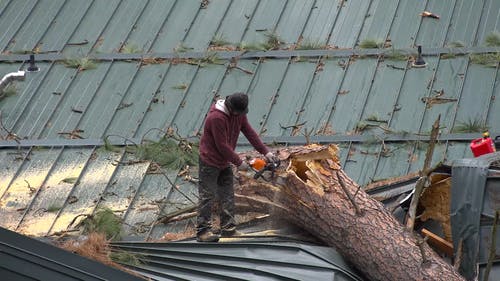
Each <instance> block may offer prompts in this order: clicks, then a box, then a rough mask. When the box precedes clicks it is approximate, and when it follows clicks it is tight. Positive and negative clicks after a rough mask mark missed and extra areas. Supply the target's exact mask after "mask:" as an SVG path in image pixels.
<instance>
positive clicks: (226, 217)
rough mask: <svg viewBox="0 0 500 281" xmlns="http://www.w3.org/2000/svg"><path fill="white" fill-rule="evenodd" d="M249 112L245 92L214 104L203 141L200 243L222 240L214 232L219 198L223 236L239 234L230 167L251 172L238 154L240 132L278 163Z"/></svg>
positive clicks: (206, 121) (201, 152) (200, 169)
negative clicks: (236, 149) (256, 130)
mask: <svg viewBox="0 0 500 281" xmlns="http://www.w3.org/2000/svg"><path fill="white" fill-rule="evenodd" d="M247 113H248V96H247V95H246V94H244V93H234V94H232V95H229V96H227V97H226V99H225V100H218V101H217V102H216V103H215V104H213V105H212V106H211V107H210V110H209V112H208V115H207V117H206V119H205V126H204V129H203V135H202V136H201V140H200V165H199V186H198V193H199V204H198V220H197V224H198V226H197V234H196V236H197V240H198V241H199V242H217V241H219V235H217V234H214V233H213V232H212V229H211V218H212V206H213V204H214V201H215V200H216V199H218V200H219V201H220V205H221V213H220V228H221V236H222V237H230V236H233V235H235V234H237V231H236V224H235V220H234V188H233V172H232V168H231V166H230V164H233V165H235V166H236V167H238V170H240V171H242V170H247V169H248V164H247V163H246V162H245V161H243V160H242V159H240V157H239V156H238V154H236V152H235V151H234V150H235V148H236V142H237V141H238V136H239V134H240V132H242V133H243V135H244V136H245V137H246V138H247V139H248V141H249V142H250V144H252V146H253V147H254V148H255V149H256V150H257V151H258V152H260V153H262V154H263V155H265V156H266V158H268V160H269V161H275V160H276V157H275V156H274V155H273V153H271V152H269V148H268V147H267V146H265V145H264V144H263V143H262V141H261V139H260V138H259V136H258V135H257V133H256V132H255V130H254V129H253V128H252V126H251V125H250V123H249V122H248V119H247V116H246V114H247Z"/></svg>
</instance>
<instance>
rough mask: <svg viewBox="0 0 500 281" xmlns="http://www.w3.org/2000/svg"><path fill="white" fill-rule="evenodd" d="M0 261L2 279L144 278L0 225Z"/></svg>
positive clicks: (134, 280)
mask: <svg viewBox="0 0 500 281" xmlns="http://www.w3.org/2000/svg"><path fill="white" fill-rule="evenodd" d="M0 261H1V262H0V276H1V279H2V280H15V281H21V280H22V281H25V280H26V281H28V280H88V281H94V280H95V281H98V280H123V281H127V280H129V281H139V280H144V279H142V278H139V277H136V276H133V275H130V274H128V273H125V272H124V271H120V270H117V269H115V268H111V267H109V266H106V265H104V264H102V263H99V262H96V261H93V260H89V259H87V258H84V257H81V256H79V255H76V254H73V253H70V252H68V251H65V250H62V249H59V248H57V247H55V246H52V245H49V244H47V243H44V242H40V241H37V240H35V239H32V238H28V237H26V236H23V235H20V234H17V233H15V232H12V231H10V230H7V229H4V228H1V227H0Z"/></svg>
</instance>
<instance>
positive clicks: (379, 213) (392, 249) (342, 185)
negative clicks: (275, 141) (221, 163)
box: [235, 145, 464, 281]
mask: <svg viewBox="0 0 500 281" xmlns="http://www.w3.org/2000/svg"><path fill="white" fill-rule="evenodd" d="M337 150H338V148H337V146H335V145H329V146H320V145H309V146H304V147H294V148H286V149H283V150H281V151H280V152H279V157H280V159H281V160H282V166H281V168H280V170H279V171H277V173H276V175H275V176H274V178H273V179H271V180H270V181H265V180H263V179H258V180H255V179H254V178H253V173H251V172H249V173H239V177H238V182H239V184H236V185H235V188H236V194H237V197H236V200H237V202H239V203H242V202H243V203H244V204H248V205H250V206H251V205H253V204H254V203H255V209H256V210H262V209H263V208H265V206H267V208H270V209H272V210H273V211H274V213H275V214H277V215H279V216H280V217H284V218H286V219H287V220H289V221H291V222H293V223H294V224H296V225H298V226H300V227H302V228H303V229H305V230H307V231H308V232H310V233H311V234H312V235H314V236H315V237H316V238H318V239H320V240H322V241H323V242H324V243H325V244H327V245H329V246H332V247H335V248H336V249H337V250H338V251H339V252H340V253H341V254H342V255H343V256H344V257H345V258H346V259H347V260H349V261H350V262H351V263H352V264H353V265H354V266H355V267H356V268H357V269H358V270H360V271H361V272H363V273H364V274H365V275H366V277H368V278H369V279H370V280H388V281H394V280H405V281H406V280H447V281H450V280H464V279H463V277H462V276H460V275H459V274H458V273H457V272H456V271H455V270H454V269H453V267H452V266H451V265H449V264H448V263H446V262H445V261H444V260H443V259H441V258H440V257H439V256H438V255H437V254H436V253H435V252H434V251H433V250H432V249H431V248H430V247H429V246H428V245H427V243H426V242H425V240H424V239H422V238H420V236H419V235H417V234H416V233H414V232H411V231H409V230H407V229H406V228H405V227H404V226H402V225H401V224H400V223H399V222H398V221H397V220H396V219H395V218H394V217H393V216H392V215H391V214H390V212H389V211H388V210H387V209H386V208H385V207H384V206H383V205H382V204H381V203H380V202H379V201H377V200H375V199H373V198H371V197H370V196H369V195H368V194H366V193H365V192H364V191H363V190H360V188H359V186H358V185H357V184H356V183H355V182H354V181H353V180H351V179H350V178H349V177H348V176H347V175H346V173H345V172H344V171H343V170H342V169H341V167H340V165H339V161H338V158H337ZM249 156H251V155H249ZM268 176H269V175H268Z"/></svg>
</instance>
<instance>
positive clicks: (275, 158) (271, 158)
mask: <svg viewBox="0 0 500 281" xmlns="http://www.w3.org/2000/svg"><path fill="white" fill-rule="evenodd" d="M266 160H267V162H271V163H277V162H279V161H280V159H279V158H278V156H276V155H274V154H273V153H272V152H268V153H266Z"/></svg>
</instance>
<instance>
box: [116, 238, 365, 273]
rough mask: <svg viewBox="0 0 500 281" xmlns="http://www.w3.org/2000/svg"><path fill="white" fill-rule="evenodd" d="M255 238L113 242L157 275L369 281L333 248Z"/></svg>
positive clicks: (142, 269)
mask: <svg viewBox="0 0 500 281" xmlns="http://www.w3.org/2000/svg"><path fill="white" fill-rule="evenodd" d="M251 241H252V239H242V240H241V241H238V242H220V243H196V242H177V243H144V242H142V243H133V242H122V243H115V244H113V246H114V247H116V248H117V249H120V250H124V251H127V252H129V253H134V254H137V256H138V257H140V258H141V259H142V261H143V262H144V263H143V264H141V265H138V266H135V267H133V269H134V270H135V271H136V272H138V273H140V274H142V275H144V276H148V277H151V278H153V279H156V280H259V281H263V280H304V281H306V280H318V281H320V280H321V281H323V280H325V281H326V280H329V281H361V280H364V279H362V278H361V277H359V276H357V274H356V273H355V272H354V271H353V270H352V269H350V268H349V266H348V265H347V264H346V263H345V262H344V261H343V259H342V257H341V256H340V255H339V254H338V253H337V252H336V251H335V250H334V249H332V248H330V247H321V246H314V245H307V244H304V243H300V242H283V241H282V242H278V241H276V240H275V241H267V242H266V241H260V242H255V240H254V242H251Z"/></svg>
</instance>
